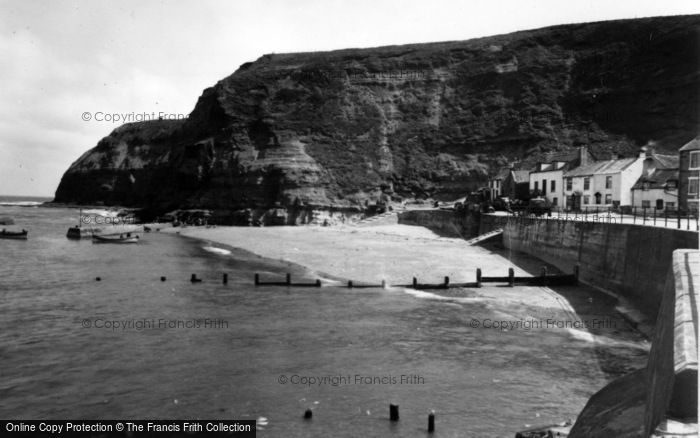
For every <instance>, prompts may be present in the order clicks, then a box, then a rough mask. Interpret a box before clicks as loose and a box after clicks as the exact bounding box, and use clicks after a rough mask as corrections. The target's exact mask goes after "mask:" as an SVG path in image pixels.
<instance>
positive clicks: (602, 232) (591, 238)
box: [480, 215, 698, 321]
mask: <svg viewBox="0 0 700 438" xmlns="http://www.w3.org/2000/svg"><path fill="white" fill-rule="evenodd" d="M489 216H491V217H489ZM493 228H503V229H504V233H503V245H504V246H505V247H506V248H509V249H511V250H514V251H521V252H525V253H528V254H531V255H533V256H535V257H538V258H540V259H541V260H543V261H545V262H547V263H550V264H552V265H554V266H556V267H557V268H559V269H561V270H562V271H565V272H569V271H571V269H572V267H573V266H574V265H577V264H578V265H579V279H580V280H581V281H583V282H584V283H587V284H590V285H592V286H595V287H598V288H600V289H603V290H607V291H611V292H614V293H615V294H617V295H620V296H622V297H624V298H625V299H627V300H629V302H630V303H631V304H632V305H633V306H634V307H635V308H637V309H639V310H641V311H642V312H643V313H644V315H645V316H646V317H647V318H648V319H649V320H652V321H653V320H654V319H655V318H656V316H657V313H658V310H659V306H660V305H661V297H662V295H663V291H664V288H665V283H666V276H667V273H668V271H669V268H670V266H671V260H672V258H673V251H674V250H676V249H697V248H698V233H697V232H695V231H684V230H677V229H672V228H661V227H649V226H642V225H633V224H608V223H600V222H580V221H560V220H554V219H546V218H519V217H503V216H493V215H482V224H481V226H480V232H481V233H483V232H487V231H489V230H490V229H493Z"/></svg>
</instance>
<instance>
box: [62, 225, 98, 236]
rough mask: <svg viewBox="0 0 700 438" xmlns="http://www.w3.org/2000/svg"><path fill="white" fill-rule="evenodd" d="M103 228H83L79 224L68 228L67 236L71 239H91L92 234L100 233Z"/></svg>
mask: <svg viewBox="0 0 700 438" xmlns="http://www.w3.org/2000/svg"><path fill="white" fill-rule="evenodd" d="M101 231H102V230H100V229H99V228H83V227H81V226H79V225H76V226H74V227H70V228H68V232H67V233H66V237H67V238H69V239H89V238H91V237H92V236H94V235H96V234H98V233H100V232H101Z"/></svg>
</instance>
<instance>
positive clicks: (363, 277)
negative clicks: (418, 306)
mask: <svg viewBox="0 0 700 438" xmlns="http://www.w3.org/2000/svg"><path fill="white" fill-rule="evenodd" d="M160 232H164V233H169V234H177V235H180V236H182V237H187V238H190V239H196V240H199V241H201V242H205V243H208V244H210V245H214V246H216V245H219V246H221V247H228V248H234V249H236V250H243V251H245V252H248V253H251V254H254V255H257V256H259V257H262V258H266V259H269V260H272V261H275V262H285V263H291V264H293V265H295V266H298V267H301V268H303V269H304V270H305V272H307V273H309V274H310V275H311V276H315V277H319V278H321V279H322V282H324V283H325V284H329V283H334V282H336V281H347V280H352V281H354V282H358V283H371V284H379V283H381V281H382V280H385V281H386V282H387V286H388V287H391V285H392V284H411V282H412V278H413V277H414V276H415V277H417V278H418V281H419V283H420V282H423V283H441V282H442V281H443V278H444V277H445V276H449V277H450V282H451V283H462V282H473V281H476V268H477V267H479V268H481V269H482V272H483V275H484V276H487V275H505V274H506V273H507V270H508V268H509V267H512V268H513V269H514V270H515V275H516V276H528V275H532V273H533V272H537V270H538V269H539V266H541V265H542V263H543V262H541V261H539V260H538V259H535V258H534V257H529V256H526V255H523V254H517V255H515V254H512V255H511V256H512V258H513V259H517V260H511V259H509V258H508V257H505V256H504V255H502V253H503V251H492V250H490V249H488V248H485V247H482V246H479V245H470V244H468V243H467V241H466V240H463V239H460V238H445V237H440V236H438V235H437V234H435V233H433V232H432V231H430V230H428V229H427V228H424V227H420V226H413V225H399V224H392V225H373V226H365V227H355V226H338V227H299V226H279V227H263V228H250V227H233V226H231V227H228V226H219V227H216V228H202V227H186V228H165V229H163V230H161V231H160ZM506 251H507V250H506ZM522 266H527V270H526V269H523V267H522ZM553 269H555V268H553ZM528 271H529V272H528ZM551 272H556V270H553V271H551ZM251 277H252V273H251ZM572 287H573V288H575V290H578V291H580V292H585V295H586V296H601V295H603V294H602V293H601V292H600V291H598V290H596V289H595V288H592V287H589V286H587V285H580V286H572ZM572 290H573V289H572ZM580 292H579V294H580ZM576 296H577V294H572V293H567V294H564V295H562V293H561V291H558V290H553V289H551V288H548V287H539V286H518V287H515V288H509V287H504V286H502V285H489V284H484V286H483V287H481V288H478V289H470V290H469V292H468V293H463V294H460V295H459V297H455V298H459V299H483V300H486V301H488V302H492V303H494V304H502V305H509V306H511V305H512V306H531V307H537V308H542V309H557V310H558V311H561V312H563V313H564V314H566V315H568V317H570V318H572V319H580V318H581V314H582V312H581V310H583V313H588V311H589V310H590V309H589V306H588V305H586V304H583V305H582V303H580V302H579V301H580V300H578V299H577V298H576ZM572 297H573V298H574V299H575V301H576V303H575V304H576V305H572V303H571V302H570V300H571V299H572ZM508 316H509V317H512V318H515V317H519V316H518V315H517V314H512V315H508Z"/></svg>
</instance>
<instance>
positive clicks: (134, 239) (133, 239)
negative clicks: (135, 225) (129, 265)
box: [92, 233, 139, 244]
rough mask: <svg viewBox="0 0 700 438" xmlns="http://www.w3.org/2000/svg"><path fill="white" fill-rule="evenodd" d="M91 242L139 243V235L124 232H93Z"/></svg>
mask: <svg viewBox="0 0 700 438" xmlns="http://www.w3.org/2000/svg"><path fill="white" fill-rule="evenodd" d="M92 243H117V244H124V243H139V236H138V235H132V234H131V233H126V234H93V236H92Z"/></svg>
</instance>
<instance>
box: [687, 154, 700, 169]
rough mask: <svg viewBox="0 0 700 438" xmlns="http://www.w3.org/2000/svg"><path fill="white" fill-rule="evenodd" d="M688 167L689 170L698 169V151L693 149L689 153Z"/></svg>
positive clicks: (699, 164) (699, 160)
mask: <svg viewBox="0 0 700 438" xmlns="http://www.w3.org/2000/svg"><path fill="white" fill-rule="evenodd" d="M688 168H689V169H690V170H694V169H700V151H693V152H691V153H690V165H689V166H688Z"/></svg>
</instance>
